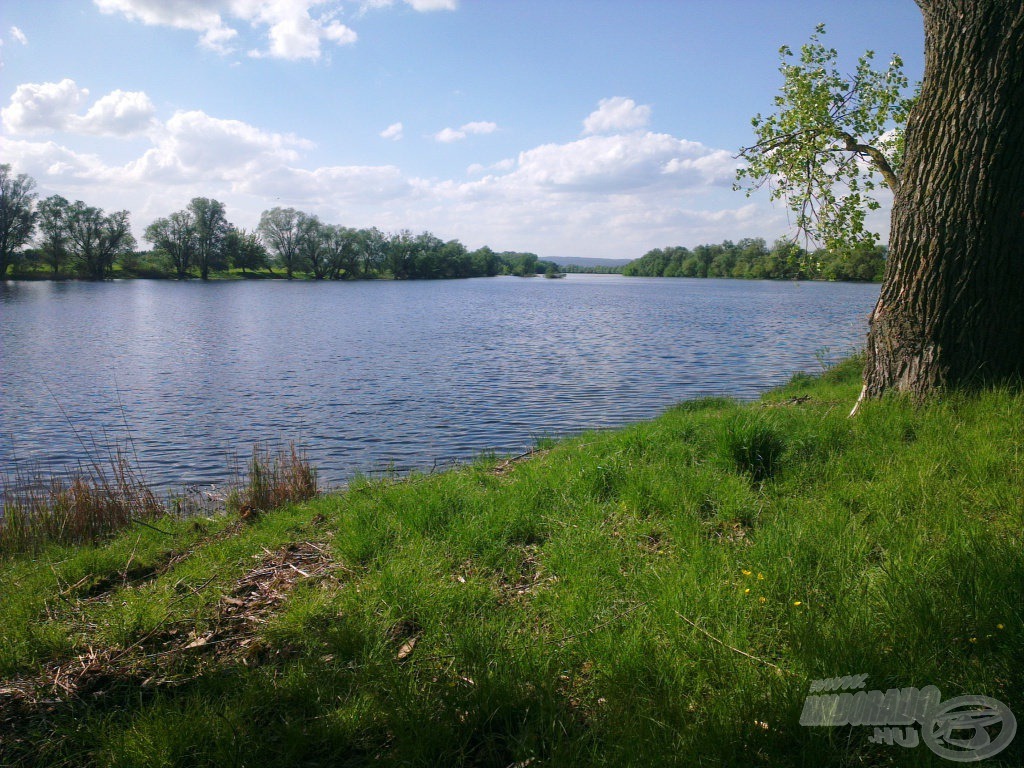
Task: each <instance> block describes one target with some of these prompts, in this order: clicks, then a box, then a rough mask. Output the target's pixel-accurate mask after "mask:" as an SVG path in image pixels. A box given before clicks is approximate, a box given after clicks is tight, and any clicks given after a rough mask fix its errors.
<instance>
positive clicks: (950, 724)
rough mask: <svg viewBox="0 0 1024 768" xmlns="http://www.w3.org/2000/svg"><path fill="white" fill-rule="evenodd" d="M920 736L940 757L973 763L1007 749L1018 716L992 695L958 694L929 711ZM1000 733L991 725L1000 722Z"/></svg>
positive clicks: (1014, 730) (1015, 728)
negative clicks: (928, 716) (991, 729)
mask: <svg viewBox="0 0 1024 768" xmlns="http://www.w3.org/2000/svg"><path fill="white" fill-rule="evenodd" d="M930 714H931V718H930V721H925V722H924V723H923V724H922V728H921V737H922V738H923V740H924V743H925V744H927V745H928V748H929V749H930V750H931V751H932V752H934V753H935V754H937V755H938V756H939V757H944V758H945V759H947V760H953V761H956V762H961V763H973V762H976V761H978V760H984V759H985V758H988V757H992V755H995V754H998V753H999V752H1002V751H1003V750H1004V749H1006V747H1007V745H1009V743H1010V742H1011V741H1013V737H1014V735H1015V734H1016V733H1017V719H1016V718H1015V717H1014V716H1013V713H1012V712H1011V711H1010V708H1009V707H1008V706H1006V705H1005V704H1003V702H1001V701H999V700H998V699H993V698H991V697H989V696H957V697H956V698H953V699H950V700H949V701H944V702H942V703H941V704H939V706H938V707H937V708H936V709H935V711H934V712H932V713H930ZM1000 723H1001V724H1002V727H1001V728H999V730H998V733H994V734H993V733H992V732H990V731H989V730H988V729H989V728H994V727H995V726H998V725H999V724H1000Z"/></svg>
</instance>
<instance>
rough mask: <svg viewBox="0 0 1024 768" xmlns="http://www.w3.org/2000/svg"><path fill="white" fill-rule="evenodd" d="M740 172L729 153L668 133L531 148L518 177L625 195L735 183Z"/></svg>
mask: <svg viewBox="0 0 1024 768" xmlns="http://www.w3.org/2000/svg"><path fill="white" fill-rule="evenodd" d="M735 168H736V164H735V162H734V161H733V159H732V156H731V155H730V154H729V153H728V152H725V151H724V150H718V151H714V150H711V149H709V148H708V147H705V146H704V145H703V144H700V143H699V142H695V141H686V140H685V139H677V138H675V137H674V136H669V135H668V134H664V133H628V134H620V135H615V136H588V137H586V138H583V139H579V140H578V141H574V142H570V143H568V144H545V145H542V146H540V147H536V148H535V149H531V150H527V151H525V152H522V153H520V155H519V160H518V163H517V168H516V170H515V172H514V173H515V175H516V176H517V177H518V178H520V179H522V180H523V181H524V182H528V183H530V184H533V185H535V186H539V187H548V188H555V189H557V188H561V189H579V190H591V191H612V190H620V191H621V190H627V189H637V188H641V187H654V186H657V187H663V186H666V185H671V186H679V185H685V186H688V187H690V186H700V185H706V184H723V183H725V182H729V183H731V181H732V178H733V176H734V174H735Z"/></svg>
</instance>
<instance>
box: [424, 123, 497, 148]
mask: <svg viewBox="0 0 1024 768" xmlns="http://www.w3.org/2000/svg"><path fill="white" fill-rule="evenodd" d="M496 130H498V124H497V123H490V122H483V121H477V122H473V123H466V124H465V125H463V126H462V127H460V128H445V129H443V130H441V131H438V132H437V133H435V134H434V140H435V141H440V142H441V143H442V144H451V143H452V142H455V141H462V140H463V139H464V138H466V137H467V136H469V135H470V134H477V135H481V134H487V133H494V132H495V131H496Z"/></svg>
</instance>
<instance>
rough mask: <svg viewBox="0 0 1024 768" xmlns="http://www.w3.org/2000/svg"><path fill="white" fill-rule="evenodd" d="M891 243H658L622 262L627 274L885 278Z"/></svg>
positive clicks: (866, 279) (770, 278)
mask: <svg viewBox="0 0 1024 768" xmlns="http://www.w3.org/2000/svg"><path fill="white" fill-rule="evenodd" d="M885 262H886V249H885V248H884V247H883V246H878V245H873V244H871V243H867V242H861V243H856V244H853V245H842V246H836V247H834V248H833V249H831V250H827V249H824V248H822V249H819V250H816V251H813V252H808V251H805V250H804V249H803V248H800V247H799V246H798V245H796V244H795V243H793V242H791V241H789V240H779V241H778V242H776V243H775V245H774V246H772V248H771V249H769V248H768V246H767V245H766V244H765V242H764V240H762V239H761V238H745V239H743V240H740V241H739V242H738V243H734V242H732V241H731V240H726V241H724V242H722V243H719V244H715V245H698V246H697V247H696V248H694V249H693V250H692V251H691V250H690V249H689V248H684V247H682V246H674V247H669V248H655V249H653V250H651V251H648V252H647V253H645V254H644V255H643V256H641V257H640V258H639V259H635V260H634V261H631V262H630V263H629V264H627V265H626V266H625V267H623V268H622V274H624V275H626V276H627V277H735V278H745V279H752V280H846V281H862V282H871V281H877V280H881V279H882V275H883V273H884V271H885Z"/></svg>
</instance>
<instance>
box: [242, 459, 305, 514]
mask: <svg viewBox="0 0 1024 768" xmlns="http://www.w3.org/2000/svg"><path fill="white" fill-rule="evenodd" d="M317 493H318V488H317V481H316V469H315V468H314V467H313V465H312V464H310V463H309V460H308V459H307V458H306V456H305V454H303V453H302V452H300V451H299V450H298V449H296V447H295V445H294V444H293V445H291V446H289V448H288V449H287V450H280V451H278V452H277V453H271V451H270V449H268V448H265V447H262V446H260V445H255V446H253V449H252V458H251V459H250V460H249V475H248V477H247V478H246V480H245V483H244V484H243V485H241V487H239V488H236V489H235V490H233V491H232V492H231V493H230V494H229V495H228V500H227V506H228V509H229V510H232V511H236V512H238V513H239V514H240V515H241V516H242V517H243V518H249V517H252V516H255V515H257V514H259V513H261V512H267V511H269V510H272V509H276V508H278V507H282V506H284V505H285V504H292V503H295V502H300V501H306V500H307V499H312V498H313V497H315V496H316V495H317Z"/></svg>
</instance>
